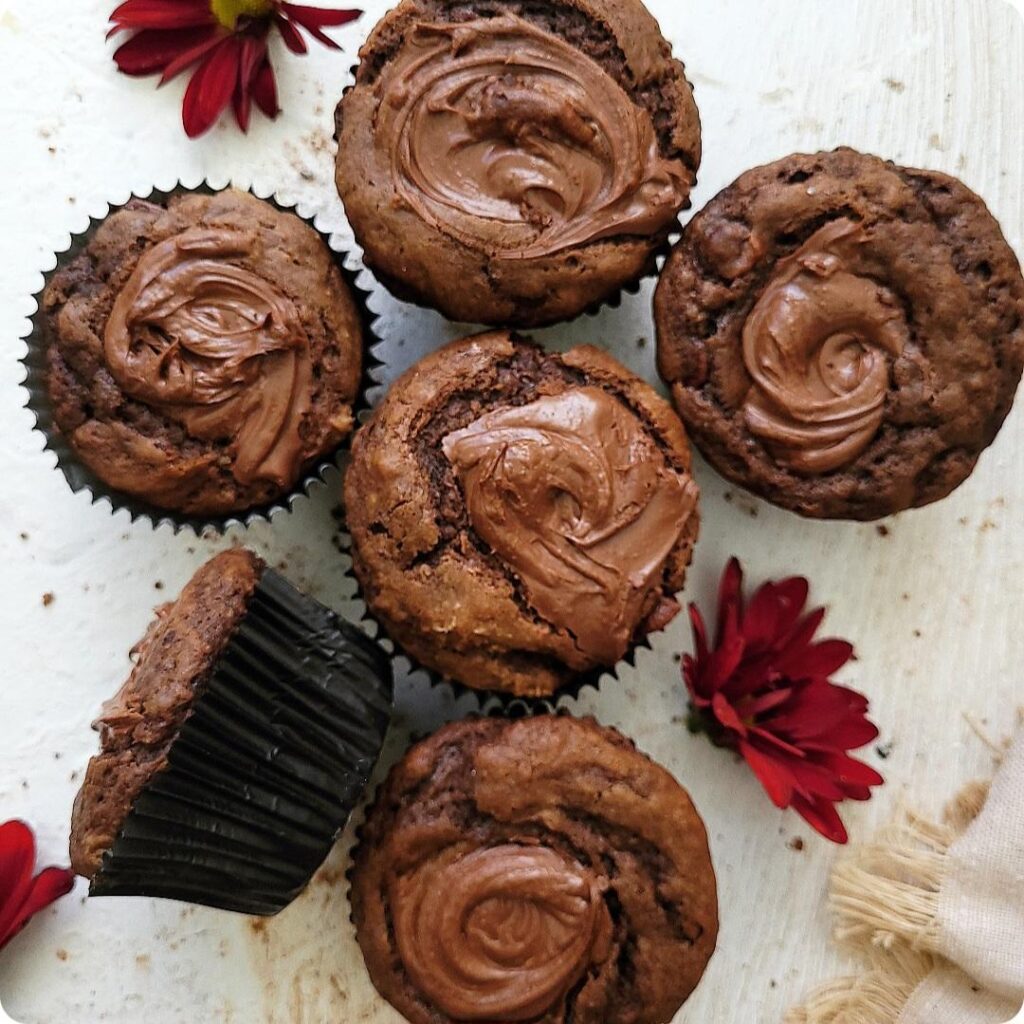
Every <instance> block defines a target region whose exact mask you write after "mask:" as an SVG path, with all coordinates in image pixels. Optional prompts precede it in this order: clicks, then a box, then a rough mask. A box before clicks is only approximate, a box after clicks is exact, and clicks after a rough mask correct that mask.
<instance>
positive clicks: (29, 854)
mask: <svg viewBox="0 0 1024 1024" xmlns="http://www.w3.org/2000/svg"><path fill="white" fill-rule="evenodd" d="M35 866H36V839H35V836H34V835H33V834H32V830H31V829H30V828H29V827H28V825H26V824H25V823H24V822H21V821H9V822H7V824H6V825H0V949H3V947H4V946H6V945H7V943H8V942H10V941H11V939H13V938H14V936H15V935H17V934H18V932H20V931H21V929H22V928H24V927H25V925H26V924H28V922H29V918H31V917H32V916H33V914H38V913H39V911H40V910H43V909H44V908H45V907H48V906H49V905H50V904H51V903H53V902H54V901H55V900H59V899H60V898H61V896H66V895H67V894H68V893H69V892H71V889H72V887H73V886H74V884H75V876H74V873H73V872H72V871H69V870H67V869H65V868H46V869H45V870H44V871H41V872H40V873H39V874H38V875H36V876H35V877H34V878H33V876H32V872H33V871H35Z"/></svg>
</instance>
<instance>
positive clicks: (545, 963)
mask: <svg viewBox="0 0 1024 1024" xmlns="http://www.w3.org/2000/svg"><path fill="white" fill-rule="evenodd" d="M396 889H397V891H396V892H395V893H393V904H392V906H393V911H394V928H395V940H396V944H397V947H398V954H399V956H400V957H401V960H402V963H403V965H404V967H405V970H406V971H407V972H408V974H409V977H410V978H411V980H412V981H413V983H414V984H415V985H416V987H417V988H418V989H419V990H420V991H421V992H422V993H423V994H424V995H426V997H427V998H428V999H429V1000H430V1001H431V1002H432V1003H433V1004H434V1005H435V1006H436V1007H437V1008H438V1009H439V1010H440V1011H441V1012H442V1013H444V1014H445V1015H446V1016H447V1017H449V1018H451V1019H452V1020H459V1021H474V1020H480V1021H499V1020H500V1021H524V1020H533V1019H535V1018H537V1017H540V1016H541V1015H543V1014H544V1013H545V1012H546V1011H547V1010H549V1009H550V1008H551V1007H552V1006H553V1005H555V1004H557V1003H558V1002H559V1000H561V999H563V998H564V997H565V995H566V994H567V993H568V991H569V990H570V989H571V988H572V986H573V985H574V984H576V982H577V981H578V980H579V979H580V978H581V977H582V976H583V972H584V971H585V970H586V968H587V966H588V965H589V964H590V963H591V962H594V961H598V962H600V961H602V960H604V959H606V958H607V956H608V951H609V949H610V940H611V919H610V917H609V915H608V910H607V908H606V907H605V904H604V900H603V898H602V892H603V885H602V883H601V882H599V880H598V879H597V878H596V877H595V876H594V875H593V874H591V872H590V871H588V870H587V869H586V868H584V867H583V866H582V865H580V864H578V863H575V862H572V861H569V860H567V859H565V858H564V857H563V856H562V855H561V854H559V853H556V852H555V851H554V850H550V849H547V848H545V847H539V846H537V847H533V846H513V845H507V846H495V847H490V848H487V849H481V850H476V851H474V852H472V853H469V854H467V855H466V856H463V857H461V858H459V859H456V860H452V861H449V862H443V861H429V862H427V863H426V864H424V865H423V866H421V867H420V868H418V869H417V870H416V871H415V872H413V873H411V874H408V875H404V876H402V877H400V878H399V879H398V881H397V882H396Z"/></svg>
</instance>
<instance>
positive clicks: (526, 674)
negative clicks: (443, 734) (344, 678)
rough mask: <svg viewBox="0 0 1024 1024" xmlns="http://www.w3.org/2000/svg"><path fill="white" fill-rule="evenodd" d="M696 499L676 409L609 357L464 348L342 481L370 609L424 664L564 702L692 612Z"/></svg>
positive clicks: (397, 390) (364, 433)
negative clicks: (684, 594) (685, 591)
mask: <svg viewBox="0 0 1024 1024" xmlns="http://www.w3.org/2000/svg"><path fill="white" fill-rule="evenodd" d="M697 498H698V491H697V486H696V484H695V483H694V482H693V480H692V479H691V477H690V452H689V447H688V445H687V441H686V435H685V432H684V430H683V426H682V424H681V423H680V422H679V419H678V417H676V415H675V414H674V413H673V411H672V409H671V407H670V406H669V404H668V403H667V402H666V401H664V400H663V399H662V398H660V397H659V396H658V395H657V394H656V393H655V392H654V390H653V389H652V388H651V387H650V386H649V385H647V384H646V383H645V382H644V381H642V380H640V378H638V377H635V376H634V375H633V374H632V373H630V372H629V371H628V370H627V369H626V368H625V367H623V366H621V365H619V364H618V363H617V362H616V361H615V360H614V359H612V358H611V357H610V356H608V355H606V354H605V353H603V352H601V351H599V350H598V349H596V348H591V347H589V346H581V347H579V348H575V349H573V350H572V351H570V352H567V353H565V354H563V355H556V354H552V353H546V352H544V350H543V349H541V348H540V347H538V346H537V345H535V344H533V343H532V342H530V341H528V340H525V339H522V338H518V337H515V336H513V335H509V334H504V333H501V334H497V333H496V334H485V335H481V336H479V337H475V338H468V339H465V340H462V341H457V342H454V343H452V344H450V345H448V346H446V347H445V348H442V349H441V350H440V351H438V352H435V353H434V354H433V355H430V356H428V357H427V358H426V359H424V360H423V361H422V362H420V363H419V364H417V365H416V366H414V367H413V368H412V369H411V370H409V371H408V372H407V373H406V374H405V375H404V376H403V377H402V378H401V379H400V380H398V381H397V382H396V383H395V385H394V386H393V387H392V389H391V391H390V392H389V393H388V395H387V397H386V398H385V399H384V401H383V402H382V403H381V405H380V406H379V408H378V409H377V411H376V413H375V414H374V416H373V418H372V420H371V421H370V422H369V424H368V425H367V426H366V427H364V428H363V429H362V430H361V431H360V432H359V434H358V435H357V436H356V439H355V441H354V442H353V457H352V462H351V465H350V467H349V470H348V475H347V478H346V482H345V502H346V506H347V509H348V525H349V529H350V531H351V534H352V542H353V561H354V567H355V573H356V576H357V577H358V580H359V582H360V584H361V586H362V592H363V595H364V597H365V599H366V602H367V604H368V606H369V609H370V612H371V613H372V615H373V616H374V617H376V618H377V619H378V620H379V622H380V623H381V624H382V625H383V626H384V628H385V630H386V631H387V633H388V634H389V635H390V637H391V638H392V639H393V640H395V641H396V642H397V643H399V644H400V645H401V646H402V647H403V648H404V649H405V651H406V652H407V653H408V654H409V655H410V656H411V657H412V658H413V659H415V660H416V661H417V662H419V663H420V664H421V665H424V666H425V667H427V668H428V669H431V670H432V671H434V672H435V673H437V674H439V675H442V676H444V677H446V678H448V679H451V680H455V681H457V682H460V683H462V684H464V685H466V686H469V687H474V688H476V689H480V690H497V691H503V692H505V693H510V694H515V695H518V696H532V697H539V696H550V695H551V694H553V693H554V692H555V691H556V690H558V689H559V688H560V687H562V686H565V685H567V684H570V683H574V682H575V683H580V682H583V681H587V680H589V679H594V678H596V676H597V674H598V673H599V671H600V670H601V669H602V668H608V667H611V666H613V665H615V664H616V662H618V661H619V660H620V659H621V658H623V657H624V656H625V655H626V654H627V652H629V650H630V649H631V648H632V646H633V645H634V644H635V643H636V642H637V641H638V640H640V639H642V638H643V637H644V636H646V634H648V633H649V632H652V631H655V630H659V629H662V628H663V627H664V626H665V625H666V624H667V623H668V622H669V621H670V620H671V619H672V618H673V617H674V616H675V614H676V613H677V612H678V610H679V605H678V603H677V602H676V600H675V597H674V595H675V594H676V593H677V592H678V591H679V590H681V589H682V587H683V582H684V579H685V576H686V568H687V566H688V565H689V562H690V558H691V555H692V552H693V546H694V543H695V541H696V537H697V529H698V514H697Z"/></svg>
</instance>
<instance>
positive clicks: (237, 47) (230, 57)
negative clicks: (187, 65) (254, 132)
mask: <svg viewBox="0 0 1024 1024" xmlns="http://www.w3.org/2000/svg"><path fill="white" fill-rule="evenodd" d="M240 51H241V42H240V40H239V37H238V36H236V35H231V36H227V37H225V38H224V39H222V40H221V41H220V43H219V44H218V45H217V46H216V47H215V48H214V50H213V51H212V52H211V53H210V54H209V55H208V56H207V57H206V59H205V60H204V61H203V63H202V64H200V65H199V68H198V70H197V71H196V73H195V74H194V75H193V76H192V81H190V82H189V84H188V88H187V89H186V90H185V100H184V102H183V104H182V123H183V124H184V126H185V132H186V134H187V135H188V137H189V138H190V139H194V138H197V137H198V136H200V135H202V134H203V133H204V132H207V131H209V130H210V128H212V127H213V125H214V123H215V122H216V120H217V118H219V117H220V115H221V114H222V113H223V112H224V110H225V108H226V107H227V105H228V104H229V103H230V102H231V96H232V94H233V93H234V91H235V83H236V82H237V81H238V61H239V53H240Z"/></svg>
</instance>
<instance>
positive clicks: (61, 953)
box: [57, 949, 68, 963]
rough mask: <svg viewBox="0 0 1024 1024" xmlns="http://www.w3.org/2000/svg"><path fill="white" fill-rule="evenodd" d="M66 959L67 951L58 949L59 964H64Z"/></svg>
mask: <svg viewBox="0 0 1024 1024" xmlns="http://www.w3.org/2000/svg"><path fill="white" fill-rule="evenodd" d="M67 958H68V951H67V950H66V949H58V950H57V959H58V960H59V961H60V962H61V963H65V962H66V961H67Z"/></svg>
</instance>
